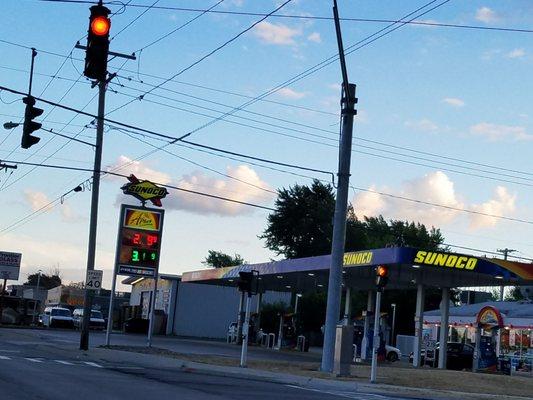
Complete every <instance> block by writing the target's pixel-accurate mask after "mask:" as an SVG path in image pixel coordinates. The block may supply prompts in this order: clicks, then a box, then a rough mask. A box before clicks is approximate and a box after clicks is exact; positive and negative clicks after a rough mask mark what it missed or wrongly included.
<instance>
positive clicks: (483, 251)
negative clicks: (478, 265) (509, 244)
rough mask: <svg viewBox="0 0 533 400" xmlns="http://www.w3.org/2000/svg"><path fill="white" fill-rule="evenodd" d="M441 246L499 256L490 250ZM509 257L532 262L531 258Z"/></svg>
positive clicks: (452, 245)
mask: <svg viewBox="0 0 533 400" xmlns="http://www.w3.org/2000/svg"><path fill="white" fill-rule="evenodd" d="M443 245H444V246H450V247H454V248H457V249H463V250H470V251H477V252H479V253H485V254H492V255H495V256H499V255H500V253H497V252H495V251H490V250H482V249H476V248H472V247H466V246H458V245H455V244H449V243H443ZM509 257H513V258H517V259H521V260H528V261H532V262H533V258H527V257H519V256H513V255H509Z"/></svg>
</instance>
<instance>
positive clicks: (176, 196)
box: [115, 156, 275, 216]
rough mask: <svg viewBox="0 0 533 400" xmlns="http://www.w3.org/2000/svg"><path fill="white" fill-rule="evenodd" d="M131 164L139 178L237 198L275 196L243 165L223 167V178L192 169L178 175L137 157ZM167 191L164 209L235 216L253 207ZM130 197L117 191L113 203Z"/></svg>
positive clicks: (252, 200) (250, 199)
mask: <svg viewBox="0 0 533 400" xmlns="http://www.w3.org/2000/svg"><path fill="white" fill-rule="evenodd" d="M128 161H130V159H129V158H128V157H126V156H121V157H120V158H119V163H117V164H118V165H123V164H124V163H126V162H128ZM132 166H133V169H132V170H130V171H128V173H134V174H135V175H136V176H137V177H138V178H139V179H149V180H152V179H153V180H154V181H155V182H158V183H162V184H171V185H173V186H177V187H180V188H182V189H187V190H192V191H197V192H203V193H207V194H212V195H215V196H220V197H226V198H230V199H233V200H237V201H242V202H248V203H254V204H264V203H266V202H269V201H270V200H272V199H273V198H274V196H275V194H274V193H272V192H273V189H272V188H271V187H270V186H269V185H268V184H267V183H266V182H264V181H263V180H262V179H261V178H260V177H259V175H258V174H257V172H255V170H253V169H252V168H250V167H248V166H246V165H239V166H237V167H230V166H228V167H227V168H226V171H225V173H226V175H228V177H224V178H214V177H212V176H208V175H205V174H204V173H203V172H199V171H195V172H192V173H191V174H188V175H183V176H182V177H181V178H179V179H175V178H172V177H170V176H169V175H168V174H165V173H163V172H160V171H156V170H153V169H151V168H148V167H147V166H146V165H145V164H144V163H143V162H140V161H136V162H135V163H133V164H132ZM230 177H231V178H230ZM120 179H122V178H120ZM169 192H170V194H169V195H168V196H167V197H166V198H165V199H164V200H163V203H164V206H165V209H174V210H186V211H190V212H194V213H197V214H216V215H221V216H236V215H242V214H249V213H252V212H253V211H254V208H252V207H250V206H246V205H244V204H238V203H232V202H228V201H223V200H219V199H215V198H212V197H205V196H201V195H198V194H193V193H187V192H184V191H179V190H172V189H171V188H170V189H169ZM131 200H132V199H131V197H130V196H126V195H123V194H119V195H117V200H116V203H115V204H116V205H118V204H121V203H124V202H126V203H130V202H131Z"/></svg>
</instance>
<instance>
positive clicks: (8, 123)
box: [4, 121, 20, 130]
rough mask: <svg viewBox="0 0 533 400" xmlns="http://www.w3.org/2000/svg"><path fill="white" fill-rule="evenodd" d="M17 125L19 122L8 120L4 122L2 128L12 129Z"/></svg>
mask: <svg viewBox="0 0 533 400" xmlns="http://www.w3.org/2000/svg"><path fill="white" fill-rule="evenodd" d="M19 125H20V124H19V123H17V122H12V121H9V122H6V123H5V124H4V129H8V130H9V129H14V128H16V127H17V126H19Z"/></svg>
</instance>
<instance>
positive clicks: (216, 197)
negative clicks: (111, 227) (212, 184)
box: [0, 160, 275, 234]
mask: <svg viewBox="0 0 533 400" xmlns="http://www.w3.org/2000/svg"><path fill="white" fill-rule="evenodd" d="M4 161H6V162H13V163H14V164H21V165H34V166H35V167H40V168H53V169H61V170H71V171H84V172H94V170H93V169H91V168H80V167H70V166H65V165H52V164H37V163H29V162H24V161H8V160H4ZM100 172H101V173H102V174H105V175H113V176H118V177H122V178H127V177H128V176H127V175H124V174H119V173H116V172H113V171H100ZM154 183H155V184H156V185H159V186H162V187H165V188H168V189H174V190H177V191H180V192H185V193H190V194H195V195H198V196H203V197H208V198H213V199H217V200H221V201H226V202H231V203H235V204H240V205H244V206H248V207H254V208H258V209H263V210H268V211H275V209H274V208H271V207H267V206H263V205H260V204H255V203H251V202H246V201H241V200H235V199H231V198H228V197H224V196H219V195H215V194H212V193H205V192H200V191H197V190H191V189H185V188H182V187H179V186H175V185H170V184H163V183H157V182H154ZM74 191H75V190H74V189H71V190H69V191H68V192H66V193H64V194H62V195H61V196H59V197H57V198H56V199H54V200H52V201H50V202H48V203H47V204H45V205H44V206H42V207H40V208H39V209H37V210H35V211H33V212H32V213H30V214H28V215H26V216H25V217H23V218H21V219H19V220H17V221H15V222H14V223H12V224H10V225H8V226H7V227H5V228H3V229H2V230H0V234H2V233H5V232H6V231H8V230H10V229H11V230H12V229H14V228H15V227H19V226H21V225H22V224H24V223H27V222H29V220H30V218H31V217H33V216H35V215H36V214H38V213H39V212H41V211H48V209H49V208H51V207H53V206H55V205H57V203H58V202H60V201H62V200H63V199H65V198H66V196H67V195H69V194H71V193H73V192H74Z"/></svg>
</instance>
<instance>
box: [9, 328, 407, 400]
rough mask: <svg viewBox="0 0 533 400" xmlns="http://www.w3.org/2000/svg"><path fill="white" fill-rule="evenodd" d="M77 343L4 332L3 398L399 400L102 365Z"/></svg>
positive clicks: (66, 335) (54, 335) (50, 335)
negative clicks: (348, 399)
mask: <svg viewBox="0 0 533 400" xmlns="http://www.w3.org/2000/svg"><path fill="white" fill-rule="evenodd" d="M94 337H99V336H98V334H97V335H94ZM75 338H77V336H76V335H73V334H72V332H63V331H44V332H43V331H28V330H14V329H1V328H0V398H1V399H2V400H20V399H24V400H33V399H50V400H52V399H53V400H62V399H65V400H67V399H68V400H72V399H77V400H84V399H91V400H94V399H98V400H107V399H113V400H115V399H117V400H118V399H128V400H136V399H149V398H150V399H151V398H167V399H180V400H188V399H191V400H192V399H194V400H198V399H202V400H204V399H205V400H210V399H218V400H222V399H246V400H250V399H253V400H256V399H257V400H262V399H289V400H300V399H310V400H313V399H316V400H318V399H321V400H334V399H337V400H338V399H346V398H351V399H359V400H377V399H379V400H387V399H395V400H398V398H395V397H389V396H384V395H378V394H361V393H347V392H335V391H322V390H312V389H303V388H300V387H296V386H291V385H284V384H278V383H271V382H266V381H262V380H251V379H241V378H231V377H221V376H216V375H210V374H206V373H201V372H198V371H185V370H183V369H180V368H179V367H169V366H168V364H164V363H161V367H160V368H159V367H157V368H154V366H153V365H149V364H143V363H142V362H136V363H128V362H125V361H120V360H117V362H112V361H109V360H107V361H102V359H94V358H91V353H90V352H88V353H84V352H80V351H79V350H77V341H76V340H74V339H75ZM158 363H159V362H158ZM163 396H164V397H163Z"/></svg>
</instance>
